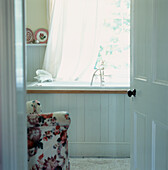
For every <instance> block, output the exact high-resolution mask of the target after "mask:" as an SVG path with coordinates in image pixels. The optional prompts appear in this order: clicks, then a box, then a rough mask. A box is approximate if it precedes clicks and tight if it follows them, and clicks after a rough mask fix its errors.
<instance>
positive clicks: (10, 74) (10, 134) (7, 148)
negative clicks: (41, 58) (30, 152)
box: [0, 0, 27, 170]
mask: <svg viewBox="0 0 168 170" xmlns="http://www.w3.org/2000/svg"><path fill="white" fill-rule="evenodd" d="M15 9H17V10H20V11H19V12H20V16H16V15H15ZM23 16H24V0H1V1H0V35H1V39H0V169H2V170H20V169H26V168H27V165H26V163H27V154H26V153H27V138H26V114H25V109H24V104H25V101H24V100H20V99H24V98H25V87H24V85H23V84H22V87H19V84H18V82H17V79H16V76H18V74H17V70H16V63H17V61H20V60H19V59H20V58H19V57H18V56H16V48H17V47H19V46H20V45H22V46H23V48H22V49H23V54H22V59H23V60H22V61H21V62H22V63H21V65H22V66H23V68H24V67H25V63H24V51H25V48H24V39H25V36H24V31H23V35H22V36H21V37H22V38H21V42H22V44H19V43H16V31H19V30H16V29H15V28H16V27H15V26H16V25H15V24H16V22H15V21H16V17H17V18H18V23H17V24H18V25H19V26H20V27H22V28H23V30H24V19H23ZM22 19H23V20H22ZM23 76H24V75H23ZM23 83H24V82H23ZM19 91H20V93H19ZM19 101H20V102H21V103H20V105H21V108H22V110H21V109H20V108H19V107H17V105H18V102H19ZM20 120H21V121H20ZM19 126H20V127H19ZM20 132H21V133H20ZM23 133H24V134H23ZM22 146H24V147H22Z"/></svg>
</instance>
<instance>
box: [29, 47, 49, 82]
mask: <svg viewBox="0 0 168 170" xmlns="http://www.w3.org/2000/svg"><path fill="white" fill-rule="evenodd" d="M26 49H27V50H26V65H27V81H28V82H32V81H35V79H34V77H35V76H36V70H37V69H41V68H42V65H43V60H44V55H45V49H46V46H45V45H44V44H28V45H27V48H26Z"/></svg>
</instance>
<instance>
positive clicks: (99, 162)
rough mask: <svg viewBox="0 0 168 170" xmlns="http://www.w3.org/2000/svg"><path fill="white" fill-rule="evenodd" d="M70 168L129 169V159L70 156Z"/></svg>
mask: <svg viewBox="0 0 168 170" xmlns="http://www.w3.org/2000/svg"><path fill="white" fill-rule="evenodd" d="M70 164H71V170H130V159H129V158H124V159H110V158H106V159H104V158H71V159H70Z"/></svg>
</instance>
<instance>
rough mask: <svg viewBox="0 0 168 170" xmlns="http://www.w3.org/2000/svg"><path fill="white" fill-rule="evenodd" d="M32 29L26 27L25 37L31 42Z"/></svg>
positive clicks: (32, 36)
mask: <svg viewBox="0 0 168 170" xmlns="http://www.w3.org/2000/svg"><path fill="white" fill-rule="evenodd" d="M33 38H34V35H33V31H32V30H31V29H30V28H26V39H27V43H28V44H29V43H32V42H33Z"/></svg>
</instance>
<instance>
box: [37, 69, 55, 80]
mask: <svg viewBox="0 0 168 170" xmlns="http://www.w3.org/2000/svg"><path fill="white" fill-rule="evenodd" d="M36 75H37V76H36V77H34V78H35V79H37V80H38V82H40V83H42V82H52V81H53V78H52V75H51V74H50V73H49V72H47V71H45V70H37V71H36Z"/></svg>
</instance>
